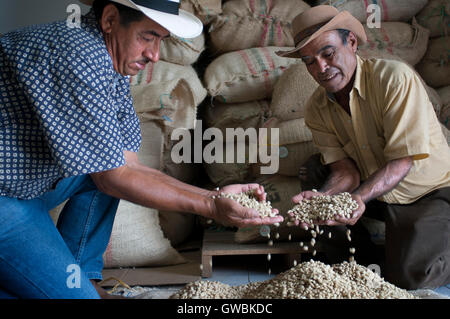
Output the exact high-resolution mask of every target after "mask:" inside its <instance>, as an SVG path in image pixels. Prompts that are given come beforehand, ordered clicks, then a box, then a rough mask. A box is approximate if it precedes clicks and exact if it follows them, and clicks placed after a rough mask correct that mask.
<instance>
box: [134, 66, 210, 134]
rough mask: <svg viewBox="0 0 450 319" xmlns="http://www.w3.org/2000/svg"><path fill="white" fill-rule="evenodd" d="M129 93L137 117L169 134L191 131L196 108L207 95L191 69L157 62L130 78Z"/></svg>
mask: <svg viewBox="0 0 450 319" xmlns="http://www.w3.org/2000/svg"><path fill="white" fill-rule="evenodd" d="M131 94H132V96H133V100H134V108H135V110H136V113H137V114H138V116H139V117H140V118H145V119H149V120H153V121H156V122H157V123H158V124H159V125H160V126H161V127H163V129H164V132H165V133H168V132H170V131H172V130H173V129H174V128H187V129H192V128H194V125H195V121H196V115H197V106H198V105H199V104H200V103H201V102H202V101H203V99H204V98H205V97H206V94H207V93H206V90H205V88H204V87H203V85H202V83H201V81H200V79H199V78H198V76H197V73H196V72H195V70H194V69H193V68H192V67H191V66H182V65H178V64H173V63H168V62H164V61H159V62H158V63H156V64H151V63H149V64H148V65H147V67H146V68H145V70H143V71H141V72H139V73H138V74H137V75H136V76H133V77H132V78H131Z"/></svg>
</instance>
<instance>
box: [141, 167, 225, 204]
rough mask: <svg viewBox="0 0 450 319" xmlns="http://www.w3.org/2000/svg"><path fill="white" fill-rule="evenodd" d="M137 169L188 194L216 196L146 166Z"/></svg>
mask: <svg viewBox="0 0 450 319" xmlns="http://www.w3.org/2000/svg"><path fill="white" fill-rule="evenodd" d="M139 169H140V170H142V171H143V172H145V173H146V174H149V175H151V176H155V177H159V178H161V179H162V180H164V182H165V183H168V184H170V185H172V186H174V187H177V188H182V189H184V190H187V191H189V192H192V193H196V194H199V195H203V196H207V197H211V196H213V195H217V192H216V191H210V190H206V189H204V188H200V187H197V186H194V185H190V184H186V183H183V182H181V181H179V180H178V179H176V178H173V177H172V176H169V175H167V174H164V173H163V172H161V171H158V170H156V169H153V168H149V167H147V166H140V167H139Z"/></svg>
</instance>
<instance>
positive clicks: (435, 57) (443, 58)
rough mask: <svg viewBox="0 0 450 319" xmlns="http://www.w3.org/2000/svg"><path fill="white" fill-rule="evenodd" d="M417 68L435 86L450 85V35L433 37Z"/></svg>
mask: <svg viewBox="0 0 450 319" xmlns="http://www.w3.org/2000/svg"><path fill="white" fill-rule="evenodd" d="M416 70H417V72H419V74H420V75H421V76H422V78H423V79H424V80H425V82H426V83H427V84H428V85H429V86H431V87H433V88H440V87H444V86H448V85H450V36H448V37H442V38H435V39H431V40H430V42H429V46H428V50H427V51H426V54H425V56H424V57H423V59H422V61H420V63H419V64H418V65H416Z"/></svg>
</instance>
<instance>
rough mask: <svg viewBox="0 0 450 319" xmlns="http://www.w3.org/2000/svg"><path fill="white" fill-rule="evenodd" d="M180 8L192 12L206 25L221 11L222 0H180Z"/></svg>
mask: <svg viewBox="0 0 450 319" xmlns="http://www.w3.org/2000/svg"><path fill="white" fill-rule="evenodd" d="M180 8H181V9H183V10H186V11H188V12H191V13H193V14H194V15H195V16H197V18H199V19H200V20H201V21H202V22H203V24H205V25H206V24H209V23H211V22H212V21H213V20H214V19H215V18H216V17H217V15H219V14H221V13H222V0H181V3H180Z"/></svg>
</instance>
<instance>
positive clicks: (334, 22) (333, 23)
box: [275, 11, 367, 58]
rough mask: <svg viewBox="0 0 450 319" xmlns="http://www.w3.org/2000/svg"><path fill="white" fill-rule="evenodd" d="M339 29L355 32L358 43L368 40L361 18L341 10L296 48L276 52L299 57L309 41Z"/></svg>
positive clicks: (285, 55)
mask: <svg viewBox="0 0 450 319" xmlns="http://www.w3.org/2000/svg"><path fill="white" fill-rule="evenodd" d="M337 29H345V30H349V31H351V32H353V33H354V34H355V35H356V37H357V39H358V43H365V42H366V41H367V35H366V32H365V30H364V27H363V25H362V24H361V22H359V20H357V19H356V18H355V17H353V16H352V15H351V14H350V13H349V12H348V11H342V12H339V13H338V14H337V15H336V16H335V17H333V18H332V19H331V20H330V21H328V22H327V23H326V24H324V25H323V26H322V27H320V28H319V29H318V30H317V31H316V32H314V33H313V34H312V35H311V36H309V37H307V38H305V39H303V40H302V41H300V42H299V43H298V44H297V45H296V46H295V48H294V49H292V50H289V51H277V52H275V54H277V55H278V56H281V57H284V58H299V52H298V51H299V50H300V49H301V48H303V47H304V46H306V45H307V44H308V43H310V42H311V41H313V40H314V39H316V38H317V37H318V36H320V35H321V34H322V33H324V32H327V31H332V30H337Z"/></svg>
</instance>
